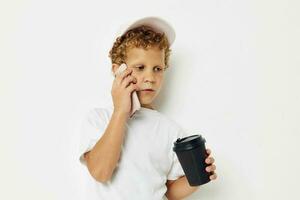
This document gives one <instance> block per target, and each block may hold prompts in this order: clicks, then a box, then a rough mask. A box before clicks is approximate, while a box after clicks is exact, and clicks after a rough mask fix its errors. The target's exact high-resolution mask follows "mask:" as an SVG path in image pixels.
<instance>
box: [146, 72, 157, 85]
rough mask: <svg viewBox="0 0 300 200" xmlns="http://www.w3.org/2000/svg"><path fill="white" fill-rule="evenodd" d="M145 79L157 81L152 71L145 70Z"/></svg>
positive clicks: (152, 81) (151, 81)
mask: <svg viewBox="0 0 300 200" xmlns="http://www.w3.org/2000/svg"><path fill="white" fill-rule="evenodd" d="M144 81H145V82H150V83H154V82H155V76H154V73H153V72H152V71H147V72H145V76H144Z"/></svg>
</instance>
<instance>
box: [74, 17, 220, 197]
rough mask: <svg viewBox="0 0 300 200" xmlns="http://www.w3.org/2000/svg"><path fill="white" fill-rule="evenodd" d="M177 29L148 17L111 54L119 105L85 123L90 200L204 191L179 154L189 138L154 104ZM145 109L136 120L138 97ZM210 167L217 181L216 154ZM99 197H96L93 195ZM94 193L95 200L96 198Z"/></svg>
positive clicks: (131, 28) (130, 29)
mask: <svg viewBox="0 0 300 200" xmlns="http://www.w3.org/2000/svg"><path fill="white" fill-rule="evenodd" d="M174 39H175V32H174V30H173V28H172V27H171V26H170V25H169V24H168V23H167V22H166V21H164V20H163V19H160V18H157V17H146V18H142V19H140V20H137V21H135V22H134V23H132V24H130V25H128V26H127V27H125V29H124V31H123V32H121V35H120V37H117V39H116V41H115V42H114V44H113V47H112V49H111V50H110V52H109V57H110V58H111V61H112V72H114V73H115V72H116V71H117V69H118V67H119V66H120V65H121V64H122V63H126V65H127V66H128V68H127V69H126V70H125V71H124V72H122V73H121V74H119V75H116V76H115V79H114V82H113V85H112V89H111V95H112V99H113V106H111V107H105V108H94V109H92V110H90V111H89V112H88V113H87V115H86V118H85V119H84V121H83V124H82V130H81V144H80V152H79V153H80V162H81V163H82V164H84V165H85V166H86V167H87V169H88V172H89V173H88V175H89V177H90V180H89V183H88V185H87V186H88V187H90V189H91V190H90V191H89V192H87V195H88V196H87V197H86V199H89V200H90V199H93V198H94V199H105V200H161V199H163V198H164V196H166V197H167V198H168V199H172V200H175V199H183V198H184V197H187V196H188V195H190V194H191V193H193V192H194V191H195V190H196V189H197V188H198V187H192V186H190V185H189V183H188V181H187V179H186V177H185V174H184V172H183V170H182V168H181V165H180V163H179V161H178V159H177V156H176V154H175V153H174V152H173V150H172V147H173V142H174V141H176V139H177V138H179V137H180V138H182V137H184V136H187V135H186V134H185V133H184V131H183V130H182V129H181V127H180V126H178V125H177V124H176V123H175V122H174V121H173V120H171V119H169V118H167V117H166V116H164V115H163V114H161V113H160V112H158V111H157V110H156V109H155V108H154V105H153V100H154V99H155V98H156V97H157V95H158V94H159V92H160V89H161V87H162V84H163V81H164V73H165V70H166V69H167V67H168V60H169V55H170V51H171V50H170V46H171V44H172V43H173V41H174ZM134 91H136V92H137V96H138V99H139V101H140V104H141V108H140V109H139V110H138V111H136V112H135V113H134V115H133V116H132V117H131V109H132V99H131V95H132V93H133V92H134ZM207 153H208V154H209V157H208V158H207V159H206V160H205V162H206V163H207V164H210V166H208V167H207V168H206V170H207V171H208V172H213V175H211V176H210V179H211V180H214V179H216V178H217V175H216V173H214V171H215V169H216V166H215V165H214V164H213V163H214V158H213V157H212V156H211V151H210V150H209V149H207ZM92 193H93V194H92ZM92 195H94V196H92Z"/></svg>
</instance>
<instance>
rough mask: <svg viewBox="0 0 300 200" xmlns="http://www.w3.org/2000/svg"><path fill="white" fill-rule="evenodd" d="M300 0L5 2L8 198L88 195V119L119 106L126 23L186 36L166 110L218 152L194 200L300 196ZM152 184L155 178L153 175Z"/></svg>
mask: <svg viewBox="0 0 300 200" xmlns="http://www.w3.org/2000/svg"><path fill="white" fill-rule="evenodd" d="M299 9H300V7H299V1H296V0H295V1H288V0H281V1H279V0H222V1H221V0H210V1H204V0H202V1H179V0H177V1H175V0H168V1H158V0H152V1H138V0H135V1H129V0H127V1H115V0H110V1H96V0H93V1H92V0H90V1H78V0H72V1H71V0H69V1H68V0H51V1H50V0H49V1H45V0H31V1H30V0H23V1H22V0H19V1H17V0H6V1H1V4H0V23H1V24H0V25H1V26H0V36H1V38H0V67H1V71H0V109H1V110H0V114H1V115H0V117H1V118H0V133H1V139H0V156H1V157H0V199H5V200H10V199H13V200H18V199H30V200H38V199H43V200H48V199H49V200H50V199H51V200H52V199H55V200H56V199H57V200H66V199H73V200H77V199H81V197H82V193H81V190H82V184H81V179H82V170H83V169H82V166H80V165H79V160H78V157H77V156H78V155H77V145H78V130H79V127H80V122H81V120H82V118H83V115H84V114H85V113H86V112H87V110H89V109H90V108H93V107H101V106H105V105H107V104H109V103H111V96H110V91H111V84H112V81H113V77H112V75H111V73H110V69H111V65H110V61H109V58H108V51H109V49H110V47H111V45H112V42H113V38H114V33H115V31H116V29H118V27H119V26H120V25H121V24H122V23H124V22H126V21H128V20H132V19H135V18H139V17H144V16H153V15H154V16H160V17H163V18H165V19H166V20H167V21H169V22H170V23H171V24H172V25H173V26H174V28H175V30H176V34H177V37H176V41H175V43H174V45H173V46H172V55H171V60H170V62H171V66H170V68H169V70H168V71H167V72H166V80H165V85H164V86H163V89H162V91H161V94H160V96H159V97H158V99H157V100H156V104H157V105H158V106H159V111H160V112H162V113H163V114H165V115H167V116H168V117H170V118H172V119H174V120H175V121H176V122H178V124H180V126H181V127H183V128H184V129H185V130H186V131H187V132H188V133H189V134H202V135H203V136H204V137H205V138H206V140H207V147H209V148H211V149H212V155H213V157H214V158H215V160H216V161H215V164H216V166H217V170H216V173H217V174H218V179H217V180H215V181H212V182H210V183H209V184H206V185H204V186H202V187H200V188H199V190H198V191H197V192H195V193H194V194H192V195H191V196H190V197H188V198H186V199H188V200H196V199H197V200H198V199H207V200H241V199H243V200H260V199H272V200H275V199H276V200H280V199H300V195H299V191H298V185H299V184H298V180H299V178H300V176H299V169H300V160H299V156H298V152H299V150H300V149H299V144H298V143H299V141H300V140H299V139H300V137H299V134H300V128H299V122H300V106H299V102H300V91H299V86H300V80H299V75H300V73H299V72H300V70H299V67H300V56H299V52H300V49H299V46H300V40H299V35H300V26H299V21H300V14H299ZM145 181H146V180H145Z"/></svg>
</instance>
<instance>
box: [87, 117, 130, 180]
mask: <svg viewBox="0 0 300 200" xmlns="http://www.w3.org/2000/svg"><path fill="white" fill-rule="evenodd" d="M126 121H127V116H126V115H124V114H121V113H118V112H113V114H112V117H111V119H110V122H109V124H108V126H107V128H106V130H105V132H104V134H103V135H102V137H101V138H100V140H99V141H98V142H97V143H96V144H95V146H94V147H93V149H92V150H91V151H89V152H87V153H85V156H84V158H85V159H86V161H87V167H88V170H89V172H90V174H91V175H92V176H93V177H94V178H95V179H96V180H97V181H99V182H105V181H107V180H109V179H110V178H111V176H112V174H113V171H114V169H115V167H116V165H117V163H118V161H119V158H120V153H121V146H122V143H123V140H124V132H125V128H126V127H125V125H126Z"/></svg>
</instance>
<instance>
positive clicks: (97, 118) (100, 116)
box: [78, 108, 108, 166]
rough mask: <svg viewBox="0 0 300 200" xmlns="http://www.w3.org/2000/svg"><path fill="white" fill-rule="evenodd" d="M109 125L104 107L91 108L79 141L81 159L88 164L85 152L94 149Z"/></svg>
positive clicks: (82, 123) (83, 122)
mask: <svg viewBox="0 0 300 200" xmlns="http://www.w3.org/2000/svg"><path fill="white" fill-rule="evenodd" d="M107 125H108V120H107V117H106V115H105V112H104V109H103V108H97V110H96V108H94V109H91V110H89V111H88V112H87V113H86V114H85V116H84V118H83V120H82V122H81V127H80V141H79V149H78V151H79V161H80V163H81V164H83V165H85V166H86V160H85V159H84V153H86V152H88V151H90V150H92V148H93V147H94V146H95V144H96V143H97V142H98V140H99V139H100V138H101V136H102V135H103V134H104V132H105V129H106V127H107Z"/></svg>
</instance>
